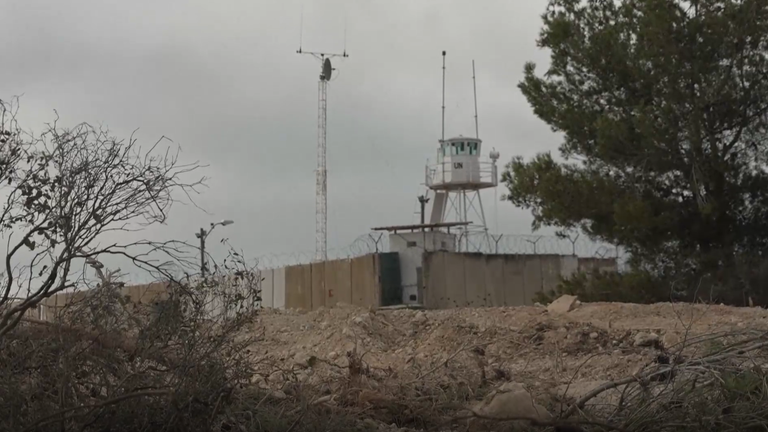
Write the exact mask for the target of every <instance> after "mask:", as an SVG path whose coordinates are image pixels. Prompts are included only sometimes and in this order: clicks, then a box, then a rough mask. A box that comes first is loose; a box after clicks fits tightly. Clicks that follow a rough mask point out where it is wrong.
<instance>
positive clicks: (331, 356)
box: [328, 351, 339, 361]
mask: <svg viewBox="0 0 768 432" xmlns="http://www.w3.org/2000/svg"><path fill="white" fill-rule="evenodd" d="M337 358H339V354H338V353H337V352H336V351H331V352H329V353H328V360H331V361H333V360H336V359H337Z"/></svg>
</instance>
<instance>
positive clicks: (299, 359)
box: [293, 352, 316, 368]
mask: <svg viewBox="0 0 768 432" xmlns="http://www.w3.org/2000/svg"><path fill="white" fill-rule="evenodd" d="M315 360H316V358H315V356H313V355H308V354H305V353H303V352H297V353H296V354H295V355H294V356H293V364H294V365H296V366H299V367H302V368H308V367H311V366H312V365H313V363H314V362H315Z"/></svg>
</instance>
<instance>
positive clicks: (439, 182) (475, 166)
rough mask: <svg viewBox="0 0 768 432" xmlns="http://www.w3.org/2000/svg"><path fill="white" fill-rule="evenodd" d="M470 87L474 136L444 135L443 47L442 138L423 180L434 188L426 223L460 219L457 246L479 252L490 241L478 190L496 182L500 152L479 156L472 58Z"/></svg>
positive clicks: (430, 187) (478, 133) (480, 143)
mask: <svg viewBox="0 0 768 432" xmlns="http://www.w3.org/2000/svg"><path fill="white" fill-rule="evenodd" d="M472 87H473V91H474V97H475V138H468V137H463V136H461V135H459V136H458V137H456V138H449V139H445V51H443V113H442V115H443V124H442V138H441V139H440V141H439V145H438V147H437V163H436V164H433V165H430V164H429V163H427V166H426V179H425V184H426V186H427V187H428V188H429V189H430V190H431V191H433V192H434V199H433V201H432V214H431V216H430V220H429V223H431V224H440V223H450V222H458V223H462V225H461V226H462V228H460V230H461V231H460V233H459V241H458V246H459V247H458V249H459V250H460V251H464V252H482V251H484V250H485V251H487V250H489V249H490V246H491V245H490V237H489V235H488V227H487V225H486V220H485V210H484V209H483V201H482V198H481V197H480V191H481V190H482V189H488V188H493V187H496V186H497V185H498V184H499V176H498V168H497V166H496V161H497V160H498V159H499V153H498V152H497V151H496V150H493V151H491V152H490V154H489V158H488V159H484V158H481V156H480V154H481V150H482V144H483V141H482V140H481V139H480V138H479V136H480V131H479V126H478V120H477V86H476V83H475V62H474V61H472Z"/></svg>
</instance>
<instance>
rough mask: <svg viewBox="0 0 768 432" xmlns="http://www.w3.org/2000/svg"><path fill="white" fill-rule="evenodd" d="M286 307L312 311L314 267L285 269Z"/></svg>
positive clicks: (305, 266)
mask: <svg viewBox="0 0 768 432" xmlns="http://www.w3.org/2000/svg"><path fill="white" fill-rule="evenodd" d="M285 307H286V308H287V309H304V310H312V266H311V265H309V264H305V265H295V266H289V267H286V268H285Z"/></svg>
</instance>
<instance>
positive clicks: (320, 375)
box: [251, 303, 768, 429]
mask: <svg viewBox="0 0 768 432" xmlns="http://www.w3.org/2000/svg"><path fill="white" fill-rule="evenodd" d="M745 330H768V311H766V310H764V309H761V308H733V307H727V306H718V305H689V304H669V303H663V304H653V305H633V304H619V303H591V304H577V306H576V308H575V309H573V310H572V311H570V312H567V313H549V312H548V311H547V309H546V308H544V307H506V308H465V309H451V310H434V311H420V310H412V309H398V310H371V309H362V308H358V307H354V306H349V305H340V306H337V307H334V308H331V309H320V310H317V311H314V312H302V311H292V310H287V311H286V310H264V311H263V313H261V314H260V316H259V318H258V321H257V322H256V323H255V324H254V328H253V331H254V332H257V333H258V334H259V335H260V336H261V337H260V341H259V343H258V344H256V345H254V346H253V347H252V348H251V352H252V355H253V358H254V360H255V363H256V371H257V374H256V375H255V377H254V382H255V383H257V384H258V385H259V386H260V387H263V388H268V389H270V390H271V391H273V392H275V394H276V395H278V397H292V396H296V397H299V396H298V395H300V394H301V392H300V390H301V389H302V388H313V389H320V393H319V394H317V396H315V397H316V398H320V400H323V401H324V402H329V403H332V404H334V405H335V406H360V405H364V406H366V407H368V408H367V409H366V412H369V411H371V410H370V409H372V408H376V409H378V410H379V411H380V412H381V413H382V414H381V415H380V416H379V417H378V419H379V421H382V422H386V423H387V424H389V423H391V422H393V421H396V422H397V423H398V424H407V425H409V426H413V427H414V428H415V429H419V427H418V419H419V418H421V417H422V416H423V414H424V413H423V412H422V411H419V409H420V408H418V407H417V406H418V403H417V402H418V401H426V400H429V401H430V402H429V405H430V406H431V407H432V408H430V409H433V410H434V409H435V408H434V407H438V408H439V407H440V406H441V405H440V404H441V403H444V404H445V406H446V407H450V408H451V409H453V410H455V409H456V408H457V406H456V405H457V404H459V405H462V404H463V405H464V406H466V405H468V404H470V403H474V401H478V400H481V399H483V397H485V396H487V395H488V394H489V393H491V392H493V391H494V389H495V388H498V387H499V386H500V385H502V384H503V383H506V382H513V383H519V384H520V385H523V386H524V387H525V388H526V389H527V391H529V392H530V393H531V394H532V395H533V397H534V398H535V399H536V400H538V401H542V403H545V404H546V405H547V408H548V409H554V410H555V411H553V412H559V410H560V409H562V407H563V405H562V404H563V402H566V403H571V402H573V401H574V398H578V397H579V396H580V395H582V394H584V393H586V392H587V391H589V390H590V389H592V388H595V387H596V386H598V385H600V384H601V383H604V382H606V381H613V380H618V379H622V378H626V377H628V376H631V375H633V374H635V373H637V372H638V371H640V370H641V369H642V368H644V367H648V366H649V365H652V364H654V362H657V361H658V359H659V356H660V355H670V353H671V352H672V351H674V350H676V349H678V347H681V346H686V352H685V355H686V356H693V357H697V356H700V355H705V354H706V352H695V350H699V351H701V350H706V349H707V344H705V343H698V344H696V345H695V346H693V347H691V345H689V344H688V342H689V341H694V340H696V338H697V337H699V336H702V335H711V334H714V333H722V332H729V331H733V332H739V331H745ZM713 349H714V348H713ZM614 396H615V395H614ZM614 396H611V395H610V394H606V395H605V397H614ZM371 412H376V411H375V410H374V411H371Z"/></svg>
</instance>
